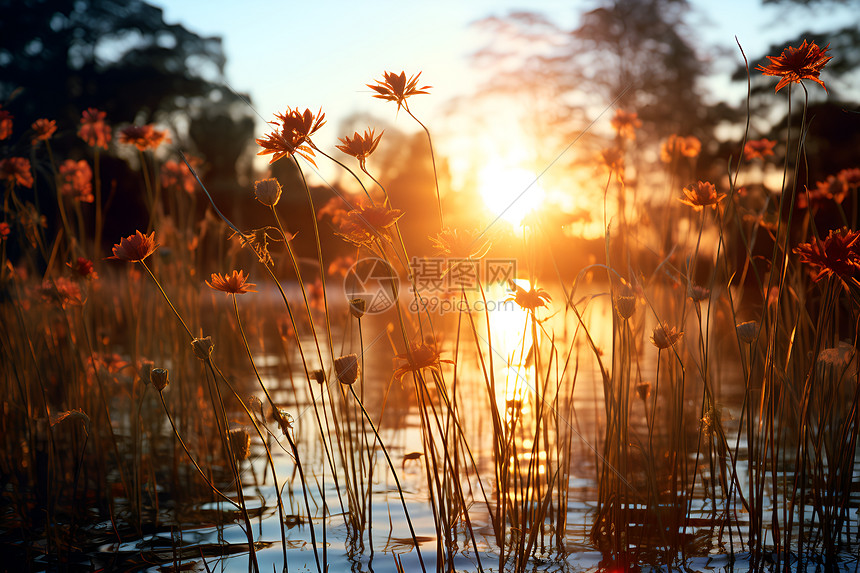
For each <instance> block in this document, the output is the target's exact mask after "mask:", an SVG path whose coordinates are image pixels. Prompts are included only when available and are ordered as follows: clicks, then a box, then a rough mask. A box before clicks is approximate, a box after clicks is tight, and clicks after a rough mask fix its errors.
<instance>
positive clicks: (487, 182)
mask: <svg viewBox="0 0 860 573" xmlns="http://www.w3.org/2000/svg"><path fill="white" fill-rule="evenodd" d="M536 177H537V176H536V175H535V174H534V173H533V172H531V171H529V170H528V169H524V168H522V167H513V166H511V165H510V164H508V163H505V162H502V161H495V162H492V163H490V164H489V165H487V166H486V167H484V168H483V169H481V171H480V173H478V191H479V192H480V194H481V198H482V199H483V200H484V203H485V204H486V205H487V208H489V209H490V211H491V212H492V213H493V215H494V216H495V217H500V218H501V219H504V220H505V221H508V222H509V223H511V225H513V226H514V227H515V228H516V227H519V226H520V225H521V224H522V221H523V219H524V218H525V217H526V215H528V214H529V213H530V212H532V211H534V210H537V209H539V208H540V206H541V204H542V203H543V200H544V196H545V192H544V190H543V188H542V187H541V186H540V181H535V179H536Z"/></svg>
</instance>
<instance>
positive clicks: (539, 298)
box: [506, 281, 552, 311]
mask: <svg viewBox="0 0 860 573" xmlns="http://www.w3.org/2000/svg"><path fill="white" fill-rule="evenodd" d="M509 284H510V288H511V290H512V291H514V292H513V293H511V295H510V296H509V297H508V298H507V299H506V300H512V301H514V302H516V303H517V304H518V305H519V306H520V308H523V309H525V310H532V311H533V310H535V309H537V308H539V307H542V306H546V303H547V302H550V301H551V300H552V298H550V296H549V293H548V292H546V291H545V290H544V289H542V288H535V287H534V286H532V287H531V288H530V289H529V290H526V289H524V288H523V287H521V286H520V285H518V284H516V283H515V282H514V281H509Z"/></svg>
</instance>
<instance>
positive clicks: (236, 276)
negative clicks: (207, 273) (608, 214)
mask: <svg viewBox="0 0 860 573" xmlns="http://www.w3.org/2000/svg"><path fill="white" fill-rule="evenodd" d="M210 280H211V281H212V282H209V281H206V284H207V285H209V287H210V288H213V289H215V290H220V291H222V292H225V293H227V294H245V293H246V292H257V291H256V290H254V288H253V287H255V286H257V285H255V284H254V283H249V282H248V277H247V276H245V273H244V272H243V271H233V274H229V275H223V276H222V275H219V274H218V273H212V277H211V279H210Z"/></svg>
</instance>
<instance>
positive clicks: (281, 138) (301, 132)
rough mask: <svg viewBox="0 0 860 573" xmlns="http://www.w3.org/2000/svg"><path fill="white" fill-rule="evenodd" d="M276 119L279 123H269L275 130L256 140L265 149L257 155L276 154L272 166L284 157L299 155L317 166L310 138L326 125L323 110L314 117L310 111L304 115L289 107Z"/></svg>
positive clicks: (277, 114)
mask: <svg viewBox="0 0 860 573" xmlns="http://www.w3.org/2000/svg"><path fill="white" fill-rule="evenodd" d="M275 117H276V118H277V119H278V121H270V122H269V123H270V124H272V125H274V126H275V130H274V131H272V132H271V133H268V134H266V137H264V138H262V139H258V140H256V141H257V144H258V145H259V146H260V147H262V148H263V150H262V151H260V152H259V153H257V155H269V154H274V156H273V157H272V159H270V160H269V165H271V164H272V163H274V162H275V161H277V160H278V159H281V158H282V157H287V156H290V155H292V154H293V153H298V154H299V155H301V156H302V157H304V158H305V159H307V160H308V161H310V162H311V164H313V165H316V163H314V160H313V157H314V152H313V143H312V142H311V140H310V137H311V135H313V134H314V133H315V132H316V131H317V130H318V129H319V128H321V127H322V126H323V125H324V124H325V114H324V113H322V110H320V111H318V112H317V115H316V117H314V114H313V113H312V112H311V110H309V109H306V110H305V111H304V113H302V112H300V111H299V110H298V109H292V108H289V107H288V108H287V111H285V112H284V113H276V114H275ZM279 122H280V123H279Z"/></svg>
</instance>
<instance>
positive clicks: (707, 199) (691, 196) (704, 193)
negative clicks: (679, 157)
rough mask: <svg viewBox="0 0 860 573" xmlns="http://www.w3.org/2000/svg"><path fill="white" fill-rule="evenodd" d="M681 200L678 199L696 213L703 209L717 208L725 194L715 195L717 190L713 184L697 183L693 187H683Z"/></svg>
mask: <svg viewBox="0 0 860 573" xmlns="http://www.w3.org/2000/svg"><path fill="white" fill-rule="evenodd" d="M684 195H685V197H684V198H683V199H679V200H680V201H681V203H684V204H685V205H689V206H691V207H692V208H693V209H695V210H696V211H701V210H702V209H703V208H705V207H712V208H714V209H716V208H717V205H719V203H720V201H722V200H723V199H724V198H725V197H726V194H725V193H722V194H720V195H717V190H716V188H715V187H714V184H713V183H708V182H707V181H699V182H697V183H696V184H695V185H689V186H687V187H684Z"/></svg>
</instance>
